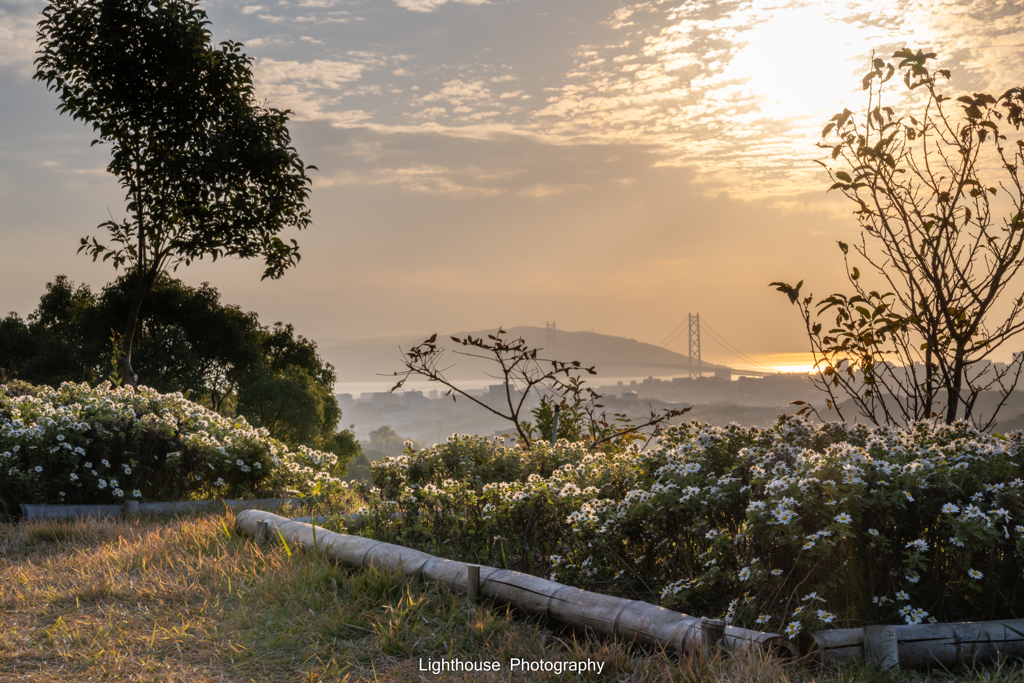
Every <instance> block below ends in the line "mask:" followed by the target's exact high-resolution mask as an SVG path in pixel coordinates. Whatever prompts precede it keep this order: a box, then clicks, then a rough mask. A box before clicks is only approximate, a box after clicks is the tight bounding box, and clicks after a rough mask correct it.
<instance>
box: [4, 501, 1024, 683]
mask: <svg viewBox="0 0 1024 683" xmlns="http://www.w3.org/2000/svg"><path fill="white" fill-rule="evenodd" d="M448 657H454V658H458V659H461V660H462V661H493V660H497V661H499V662H502V663H503V666H502V669H501V671H499V672H497V673H495V672H491V673H441V674H440V675H435V674H433V673H430V672H429V671H421V670H420V661H421V660H422V661H423V662H424V664H423V666H427V662H428V659H432V660H435V661H436V660H441V659H445V658H448ZM512 658H520V659H525V660H535V661H539V660H547V661H562V662H569V661H573V660H576V661H581V660H587V659H590V660H594V661H599V662H602V663H603V664H604V668H603V671H602V673H601V674H600V675H598V674H596V673H589V674H576V673H571V674H570V673H563V674H562V675H560V676H558V675H555V674H553V673H529V672H525V673H524V672H521V671H517V672H511V671H509V663H510V661H511V660H512ZM534 680H536V681H548V680H550V681H555V680H557V681H566V682H570V681H636V682H646V681H650V682H655V681H692V682H696V681H708V682H723V683H724V682H726V681H741V682H743V681H749V682H751V683H755V682H761V681H764V682H772V683H790V682H791V683H811V682H812V681H813V682H821V683H840V682H843V683H845V682H852V681H871V682H873V681H878V682H882V681H893V680H897V681H917V680H926V681H952V680H957V681H960V680H964V681H979V682H980V681H999V682H1003V681H1020V682H1021V683H1024V668H1022V667H1021V665H1020V664H1019V663H1012V662H1004V663H1001V664H996V665H990V666H988V667H984V668H978V669H975V670H960V671H956V672H932V673H930V674H927V675H926V674H919V673H913V672H909V673H908V672H901V673H899V674H892V673H883V672H880V671H873V670H871V669H867V668H864V667H855V668H851V669H844V670H836V669H829V670H820V669H816V668H814V667H812V666H809V665H807V664H804V663H799V662H797V663H780V662H777V661H772V660H764V659H762V658H759V657H752V656H743V655H737V656H732V655H728V654H715V655H712V656H706V657H704V658H700V657H685V656H684V657H679V658H677V657H675V656H672V655H667V654H665V653H663V652H657V651H653V652H652V651H643V650H641V649H640V648H634V647H630V646H629V644H624V643H618V642H613V641H607V640H604V641H601V640H598V639H596V638H589V637H587V636H586V635H585V634H584V635H580V634H573V633H571V632H566V631H562V630H558V628H557V626H554V625H551V624H541V623H538V622H537V621H535V620H531V619H527V618H524V617H522V616H521V615H517V614H515V613H514V612H513V611H512V610H510V609H509V608H507V607H503V606H496V605H490V604H475V603H472V602H470V601H469V600H468V599H466V598H465V597H463V596H461V595H456V594H453V593H451V592H450V591H448V590H446V589H444V588H440V587H436V586H430V585H425V584H421V583H419V582H417V581H414V580H409V579H406V578H405V577H403V576H401V575H394V574H389V573H385V572H380V571H376V570H373V569H369V570H367V569H359V570H354V569H347V568H344V567H339V566H336V565H335V564H333V563H332V562H330V561H328V560H326V559H324V558H323V557H321V556H318V555H316V554H314V553H310V552H305V551H302V550H301V549H290V548H287V547H285V546H283V545H281V544H272V545H262V546H261V545H257V544H255V543H253V542H252V541H250V540H247V539H245V538H241V537H239V536H238V535H237V534H236V533H235V532H234V517H233V514H232V513H230V512H226V513H224V514H218V515H201V516H192V517H184V518H177V519H168V518H162V519H160V518H145V517H144V518H142V519H135V520H124V519H103V520H87V521H74V522H71V521H41V522H26V523H21V524H16V525H12V524H0V681H3V682H4V683H7V682H12V683H13V682H21V681H61V682H66V683H72V682H75V683H77V682H78V681H133V682H135V681H138V682H142V681H161V682H163V681H167V682H174V683H204V682H206V681H211V682H212V681H239V682H242V681H245V682H249V681H255V682H256V683H264V682H266V683H271V682H277V681H281V682H284V681H311V682H312V681H323V682H325V683H326V682H329V681H330V682H333V681H346V682H353V683H354V682H355V681H382V682H385V681H446V682H447V681H452V682H456V681H534Z"/></svg>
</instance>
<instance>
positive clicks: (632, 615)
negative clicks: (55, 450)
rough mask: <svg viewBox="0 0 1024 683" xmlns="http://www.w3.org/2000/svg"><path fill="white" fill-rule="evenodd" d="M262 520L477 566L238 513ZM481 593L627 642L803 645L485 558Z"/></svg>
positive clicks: (440, 577)
mask: <svg viewBox="0 0 1024 683" xmlns="http://www.w3.org/2000/svg"><path fill="white" fill-rule="evenodd" d="M260 522H266V523H267V524H268V526H269V527H271V528H272V529H277V530H278V532H280V534H281V536H282V537H283V538H284V539H285V540H286V541H288V543H289V544H292V545H300V546H304V547H307V548H313V549H315V550H316V551H317V552H323V553H327V554H329V555H330V556H332V557H334V558H335V559H337V560H338V561H340V562H342V563H344V564H348V565H353V566H357V567H359V566H381V567H387V568H389V569H391V570H393V571H401V572H402V573H404V574H406V575H408V576H416V577H419V578H422V579H425V580H427V581H433V582H435V583H440V584H443V585H445V586H447V587H448V588H450V589H451V590H453V591H457V592H460V593H469V591H470V581H469V575H470V574H469V571H470V569H469V568H470V566H471V565H469V564H467V563H465V562H456V561H454V560H446V559H444V558H440V557H434V556H432V555H427V554H426V553H422V552H420V551H418V550H412V549H410V548H404V547H402V546H398V545H392V544H390V543H383V542H381V541H374V540H372V539H368V538H363V537H361V536H348V535H346V534H338V533H334V532H332V531H326V530H324V529H322V528H320V529H318V530H317V531H316V535H315V540H314V533H313V527H312V526H311V525H310V524H307V523H304V522H297V521H292V520H289V519H286V518H284V517H280V516H278V515H275V514H273V513H270V512H263V511H259V510H245V511H243V512H241V513H239V514H238V516H237V517H235V526H236V528H237V529H238V531H239V532H240V533H243V534H245V535H248V536H254V537H258V534H259V533H260V532H259V524H260ZM479 579H480V586H479V590H480V594H481V595H482V596H485V597H487V598H490V599H492V600H494V601H497V602H500V603H511V604H514V605H516V606H517V607H519V608H520V609H522V610H524V611H525V612H527V613H528V614H532V615H537V616H545V617H548V618H551V619H555V620H557V621H561V622H563V623H567V624H570V625H572V626H575V627H578V628H584V629H592V630H594V631H596V632H599V633H603V634H606V635H611V636H615V637H617V638H620V639H622V640H625V641H627V642H633V641H636V642H640V643H644V644H647V645H655V646H660V647H664V648H666V649H668V650H675V651H678V652H694V651H697V650H701V649H704V648H705V646H710V645H713V644H717V643H718V642H719V640H720V639H722V640H724V643H725V646H726V647H728V648H731V649H743V648H748V647H754V648H758V649H761V650H764V651H766V652H772V653H774V654H782V655H786V656H795V655H796V653H797V650H796V646H795V645H794V644H793V643H792V642H791V641H789V640H787V639H786V638H783V637H782V636H780V635H779V634H777V633H763V632H761V631H751V630H748V629H742V628H737V627H734V626H726V627H725V628H724V638H723V636H722V635H719V634H722V632H723V629H722V628H721V626H720V625H717V624H713V622H712V624H711V625H710V626H708V627H704V626H703V625H702V623H701V619H699V618H697V617H692V616H689V615H686V614H681V613H679V612H674V611H672V610H667V609H665V608H663V607H658V606H657V605H652V604H650V603H646V602H641V601H639V600H626V599H624V598H616V597H613V596H610V595H601V594H599V593H591V592H589V591H584V590H580V589H579V588H574V587H572V586H564V585H562V584H560V583H556V582H555V581H549V580H547V579H542V578H540V577H537V576H532V575H530V574H524V573H522V572H516V571H511V570H508V569H497V568H495V567H487V566H480V567H479Z"/></svg>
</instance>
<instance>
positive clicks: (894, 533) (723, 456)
mask: <svg viewBox="0 0 1024 683" xmlns="http://www.w3.org/2000/svg"><path fill="white" fill-rule="evenodd" d="M1021 456H1024V435H1019V434H1017V435H1011V436H1010V437H1008V438H1003V437H996V436H992V435H986V434H980V433H978V432H977V431H975V430H974V429H972V428H971V427H970V426H968V425H966V424H963V423H957V424H953V425H948V426H947V425H935V424H931V423H920V424H916V425H914V426H913V427H912V428H910V429H906V430H901V429H890V428H884V427H883V428H874V429H872V428H868V427H866V426H864V425H844V424H836V423H831V424H827V425H811V424H810V423H807V422H806V421H804V420H801V419H799V418H788V419H785V420H781V421H780V422H779V423H778V424H777V425H776V426H775V427H774V428H773V429H769V430H759V429H745V428H742V427H739V426H736V425H731V426H729V427H724V428H719V427H710V426H707V425H696V424H691V425H684V426H681V427H679V428H674V429H670V430H667V431H666V433H665V434H663V436H662V437H661V439H660V442H659V445H658V446H656V447H655V448H653V449H651V450H649V451H644V452H641V451H640V450H639V449H635V448H634V449H630V450H627V451H625V452H621V453H613V454H605V453H591V452H588V451H587V450H586V449H585V447H584V446H583V445H582V444H569V443H567V442H564V441H563V442H560V443H559V444H557V446H555V447H552V446H551V445H550V444H547V443H546V442H538V443H537V444H535V446H534V448H533V450H532V451H526V450H524V449H518V448H515V447H512V448H509V447H506V446H504V445H499V444H494V443H490V442H487V441H486V440H484V439H476V440H474V439H472V438H467V437H464V436H463V437H459V436H453V437H452V439H451V440H450V441H449V442H447V443H446V444H441V445H439V446H437V447H433V448H429V449H425V450H423V451H420V452H418V453H416V454H414V456H412V457H410V456H408V455H405V456H401V457H399V458H389V459H386V460H385V461H384V462H382V463H380V464H377V465H375V466H374V480H375V481H377V482H378V484H379V485H380V486H381V487H382V491H383V492H384V493H382V494H381V496H382V499H380V500H378V501H376V502H374V503H372V504H371V507H378V508H379V509H380V512H381V516H382V518H383V515H384V513H387V514H391V513H392V511H393V510H394V509H396V508H393V507H391V505H398V506H408V505H409V504H412V503H414V502H415V504H416V505H419V506H423V505H428V504H429V505H432V506H434V508H435V509H436V510H442V509H449V510H452V509H459V510H466V511H472V510H477V511H478V514H479V517H478V520H479V522H476V521H473V520H472V519H471V517H472V513H471V512H466V513H464V514H466V515H467V516H466V517H465V518H464V519H461V520H460V521H459V525H471V524H477V523H479V524H481V525H483V528H481V529H480V532H481V533H483V534H485V535H487V537H490V535H492V534H494V533H498V534H501V535H502V536H503V537H505V538H510V539H511V538H521V537H522V531H523V530H522V520H530V523H531V524H536V523H539V522H538V519H539V517H542V516H543V515H549V516H551V517H550V519H547V520H546V523H547V524H549V525H550V526H549V527H548V528H551V529H558V531H556V532H553V533H548V534H547V535H546V536H545V537H544V538H543V539H541V540H540V542H538V543H537V545H538V549H541V548H543V552H544V554H545V556H548V557H550V558H551V567H550V568H549V569H548V570H547V571H550V572H552V576H553V577H556V578H557V579H558V580H562V581H567V582H570V583H576V584H577V585H585V584H589V585H592V586H595V587H602V586H603V587H606V588H607V587H608V586H611V587H612V590H614V589H615V586H617V585H619V584H620V583H621V582H625V581H630V582H631V583H630V584H629V585H630V588H629V589H626V590H625V591H624V592H626V593H629V592H630V591H637V590H648V591H652V592H655V593H657V594H660V595H661V596H662V599H663V600H664V601H665V602H666V603H667V604H672V605H684V606H686V611H689V612H693V613H704V614H709V613H716V612H715V611H716V610H717V613H718V614H728V615H730V616H731V617H733V618H734V619H735V621H737V622H738V623H745V624H746V625H748V626H757V625H763V624H768V623H774V624H777V625H779V626H778V627H779V628H782V629H784V630H785V631H786V632H787V633H789V634H791V635H794V634H795V633H799V632H800V629H801V628H804V627H806V628H808V629H813V628H822V627H825V626H826V625H829V626H834V625H845V624H850V623H852V622H851V621H850V620H851V619H852V618H853V617H852V615H851V614H847V613H846V612H845V610H846V609H848V607H849V606H850V605H851V599H856V600H858V601H859V600H860V599H861V598H860V597H859V595H858V596H857V597H856V598H851V596H850V595H849V594H845V595H843V592H844V591H845V590H848V589H849V587H852V586H863V587H864V589H865V590H866V591H870V592H868V593H867V594H868V595H871V594H872V593H877V594H879V595H881V594H882V593H888V595H896V596H897V599H896V600H895V601H894V600H889V599H888V598H886V597H885V596H884V595H883V596H882V597H881V598H875V599H874V600H873V601H872V603H871V604H869V605H866V606H862V607H861V608H858V609H856V610H854V611H855V612H857V613H859V614H861V615H863V614H873V615H874V616H873V618H875V619H877V620H878V621H884V620H886V619H892V618H893V617H895V616H897V615H898V616H899V617H902V618H903V619H904V620H905V621H906V622H907V623H922V621H923V620H925V619H928V620H929V621H933V620H934V619H935V617H933V616H932V615H929V614H928V612H925V611H924V610H921V609H916V608H913V607H911V606H910V605H911V601H912V600H916V601H923V600H927V599H928V596H930V595H934V594H935V593H936V591H938V590H941V591H946V594H947V595H948V596H949V599H948V600H945V601H944V603H943V605H944V606H943V609H949V610H950V613H951V614H954V615H955V614H957V612H956V610H970V609H973V607H972V605H973V604H976V603H977V598H976V597H971V596H975V595H976V593H977V588H979V587H980V585H981V584H982V583H988V582H990V581H996V580H997V579H996V578H994V577H995V576H997V575H998V572H997V570H996V569H994V568H993V567H995V565H993V564H992V562H993V561H994V560H991V558H993V557H996V558H1003V559H1002V560H1000V562H1003V564H1002V565H1000V566H1001V567H1003V568H1005V567H1009V568H1010V569H1013V568H1014V567H1019V566H1020V564H1021V561H1022V559H1024V558H1022V557H1021V555H1020V551H1019V550H1018V546H1019V547H1020V548H1024V503H1022V500H1021V493H1022V489H1024V474H1022V473H1021V469H1022V468H1021V466H1020V462H1021ZM503 467H504V468H506V469H502V468H503ZM429 472H444V474H443V475H437V476H444V477H446V479H445V481H443V482H440V481H437V480H436V478H435V479H432V480H430V481H427V479H416V478H417V477H427V478H428V479H429V475H428V474H423V473H429ZM414 473H415V474H414ZM496 473H497V474H496ZM545 473H546V474H545ZM488 478H490V479H488ZM414 479H415V481H414ZM453 479H454V480H453ZM474 481H479V482H480V483H479V484H474V483H473V482H474ZM476 487H479V488H476ZM445 497H447V498H445ZM442 499H444V501H454V500H458V501H460V503H459V507H457V508H456V507H455V506H450V507H448V508H444V507H443V505H444V504H447V503H444V502H443V501H442ZM474 506H475V507H474ZM375 512H376V511H375ZM402 519H403V520H404V521H398V522H395V524H403V523H407V524H413V523H415V524H417V525H422V524H424V523H425V522H424V518H423V517H416V518H414V517H412V516H409V517H405V518H402ZM413 520H414V521H413ZM417 528H422V527H417ZM458 528H460V529H462V528H465V527H464V526H459V527H458ZM947 539H948V540H947ZM523 554H524V555H525V554H526V553H525V552H524V553H523ZM592 557H599V558H601V562H600V563H596V562H590V559H591V558H592ZM982 562H983V563H985V564H984V565H983V564H979V563H982ZM871 563H875V565H874V566H873V565H872V564H871ZM541 564H543V563H541ZM878 564H881V565H882V566H878ZM983 570H984V571H983ZM641 571H642V572H644V574H643V575H640V574H639V572H641ZM999 571H1000V572H1001V571H1003V570H1002V569H1000V570H999ZM1014 571H1016V570H1014ZM1004 576H1005V574H1004ZM630 577H635V581H634V580H632V579H631V578H630ZM1015 577H1016V575H1014V576H1013V577H1010V578H1011V579H1014V578H1015ZM801 585H803V586H812V587H814V588H815V591H814V592H811V593H810V594H809V595H808V596H806V597H805V598H804V600H805V601H806V602H805V603H803V604H797V605H795V606H787V603H786V602H785V601H783V602H782V603H781V604H780V603H779V600H778V596H780V595H787V594H793V593H792V591H794V590H796V587H798V586H801ZM968 590H969V591H971V593H967V592H966V591H968ZM744 591H745V593H744ZM740 593H743V594H744V597H743V598H742V599H739V598H736V597H735V596H736V595H738V594H740ZM984 595H987V593H986V594H984ZM840 596H842V599H838V598H839V597H840ZM818 602H820V603H821V604H820V605H819V604H816V603H818ZM806 603H814V604H815V606H814V609H811V608H810V606H809V605H808V604H806ZM829 604H832V605H843V606H844V607H843V608H842V609H836V610H835V611H829V610H828V609H827V605H829ZM929 604H930V603H929ZM904 608H906V609H904ZM1017 608H1024V605H1018V606H1017ZM872 609H873V610H875V612H873V613H872V612H871V610H872ZM933 609H935V608H933ZM1000 616H1003V615H1000V614H993V615H991V618H997V617H1000ZM979 618H980V615H979Z"/></svg>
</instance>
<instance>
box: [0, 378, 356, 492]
mask: <svg viewBox="0 0 1024 683" xmlns="http://www.w3.org/2000/svg"><path fill="white" fill-rule="evenodd" d="M336 460H337V459H336V456H334V455H332V454H330V453H321V452H319V451H314V450H312V449H309V448H305V447H300V448H299V449H298V450H297V451H291V450H289V449H288V448H287V446H285V445H284V444H283V443H281V442H280V441H277V440H275V439H272V438H270V436H269V435H268V433H267V430H265V429H254V428H253V427H251V426H250V425H249V424H248V423H247V422H246V421H245V420H244V419H243V418H231V419H229V418H225V417H222V416H221V415H218V414H217V413H215V412H213V411H211V410H208V409H206V408H204V407H202V406H200V405H197V404H195V403H192V402H190V401H188V400H186V399H185V398H184V397H183V396H182V395H181V394H178V393H175V394H160V393H158V392H156V391H154V390H152V389H149V388H146V387H139V388H137V389H134V390H133V389H131V388H128V387H123V388H114V387H111V385H110V384H109V383H108V382H104V383H103V384H101V385H99V386H98V387H96V388H91V387H89V385H87V384H74V383H71V382H66V383H64V384H62V385H61V386H60V388H58V389H52V388H50V387H31V386H30V385H26V384H24V383H22V382H19V383H12V384H11V385H0V498H2V499H4V500H5V501H6V502H7V503H8V504H16V503H117V502H123V501H124V500H125V499H126V498H127V499H131V498H134V499H144V500H186V499H205V498H222V497H223V498H245V497H252V496H255V495H267V494H272V495H276V494H280V493H286V492H287V493H312V492H321V491H328V490H332V489H335V488H337V487H338V486H339V485H340V482H339V481H338V479H336V478H335V477H333V476H331V475H330V474H329V472H328V471H327V470H328V468H330V467H331V466H333V465H335V464H336Z"/></svg>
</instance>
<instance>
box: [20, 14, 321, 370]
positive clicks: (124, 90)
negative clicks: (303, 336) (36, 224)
mask: <svg viewBox="0 0 1024 683" xmlns="http://www.w3.org/2000/svg"><path fill="white" fill-rule="evenodd" d="M208 24H209V21H207V18H206V13H205V12H204V11H203V10H201V9H199V8H198V6H197V4H196V3H195V2H193V1H192V0H152V1H151V0H53V1H52V2H51V3H50V4H49V5H48V6H47V7H46V9H44V10H43V19H42V21H40V22H39V32H38V39H39V44H40V50H39V51H38V53H37V54H38V55H39V56H38V57H37V59H36V66H37V67H38V70H37V72H36V74H35V78H36V80H39V81H44V82H45V83H46V85H47V88H48V89H50V90H53V91H55V92H56V93H57V94H58V95H59V97H60V99H61V106H60V107H59V110H60V111H61V112H62V113H69V114H71V116H72V117H73V118H75V119H82V120H84V121H87V122H89V123H90V124H91V125H92V128H93V130H94V131H96V133H97V134H98V138H97V139H96V140H94V141H93V144H96V143H97V142H103V143H109V144H110V145H111V153H112V160H111V162H110V164H109V165H108V166H107V171H108V172H110V173H112V174H114V175H116V176H117V177H118V180H119V182H120V184H121V186H122V187H123V188H124V189H125V192H126V201H127V204H128V206H127V208H128V211H129V218H128V219H125V220H113V219H112V220H109V221H106V222H104V223H102V224H101V225H100V226H99V227H100V228H103V229H105V230H106V231H107V232H108V233H109V236H110V243H109V244H103V243H101V242H100V241H98V240H97V239H96V238H95V237H93V238H92V239H91V240H90V239H88V238H83V239H82V241H81V247H80V249H79V251H85V252H86V253H87V254H90V255H91V256H92V257H93V260H96V259H98V258H100V257H102V258H103V260H104V261H106V260H108V259H109V260H111V261H112V262H113V264H114V267H115V268H120V267H122V266H127V269H128V270H129V271H130V272H131V273H132V274H133V278H134V284H135V291H134V296H133V298H132V301H131V303H130V306H129V309H128V315H127V321H126V324H125V327H124V333H123V335H122V337H121V351H122V360H121V364H122V375H123V376H124V377H125V378H126V379H127V381H128V382H129V383H131V384H132V385H134V384H135V383H136V382H137V376H136V374H135V373H134V372H133V370H132V364H131V351H132V343H133V340H134V337H135V332H136V328H137V324H138V320H139V309H140V307H141V305H142V302H143V300H144V299H145V298H146V296H147V295H148V294H149V293H150V291H151V290H152V289H153V286H154V284H155V282H156V279H157V277H158V275H160V274H161V273H163V272H167V271H168V270H175V269H177V267H178V266H179V265H182V264H184V265H188V264H190V263H191V262H192V261H194V260H196V259H202V258H204V257H206V256H210V257H211V258H213V259H214V260H216V259H217V258H220V257H223V256H235V257H239V258H255V257H261V258H263V259H264V263H265V265H266V268H265V270H264V273H263V277H264V278H272V279H276V278H279V277H281V276H282V275H283V273H284V271H285V270H287V269H288V268H289V267H291V266H293V265H294V264H295V263H296V262H297V261H298V259H299V252H298V244H297V243H296V242H295V240H294V239H292V240H290V243H286V242H285V241H283V240H282V239H281V238H280V237H279V236H278V235H279V233H281V232H282V231H283V230H285V229H287V228H297V229H303V228H306V227H308V225H309V223H310V218H309V212H308V211H307V210H306V209H305V201H306V198H307V196H308V193H309V187H308V184H309V182H310V179H309V177H308V176H307V175H306V169H307V167H306V166H305V165H304V164H303V163H302V160H301V159H300V158H299V156H298V154H297V153H296V151H295V150H294V149H293V148H292V147H291V146H290V136H289V133H288V129H287V128H286V126H285V124H286V122H287V121H288V115H289V114H290V113H291V112H289V111H287V110H286V111H279V110H277V109H273V108H265V107H263V106H260V105H259V104H257V103H256V101H255V98H254V94H253V88H252V73H251V68H250V67H251V59H250V58H249V57H247V56H246V55H245V54H244V53H242V52H241V49H240V48H241V45H240V44H238V43H234V42H231V41H226V42H223V43H221V44H220V45H219V46H217V47H214V46H213V45H212V44H211V37H210V32H209V30H208V29H207V25H208ZM308 168H315V167H313V166H309V167H308Z"/></svg>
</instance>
